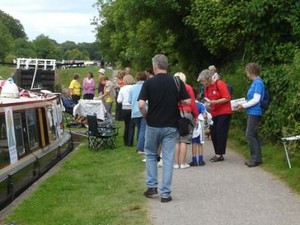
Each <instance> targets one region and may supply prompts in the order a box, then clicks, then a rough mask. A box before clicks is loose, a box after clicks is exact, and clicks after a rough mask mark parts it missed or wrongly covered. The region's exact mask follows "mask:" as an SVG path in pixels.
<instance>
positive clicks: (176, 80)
mask: <svg viewBox="0 0 300 225" xmlns="http://www.w3.org/2000/svg"><path fill="white" fill-rule="evenodd" d="M178 79H179V77H177V76H174V81H175V84H176V87H177V90H178V97H179V92H180V81H179V80H178Z"/></svg>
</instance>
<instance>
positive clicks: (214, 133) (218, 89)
mask: <svg viewBox="0 0 300 225" xmlns="http://www.w3.org/2000/svg"><path fill="white" fill-rule="evenodd" d="M199 80H200V82H201V83H202V84H204V85H205V89H204V96H205V100H206V102H205V105H206V106H208V107H209V108H210V113H211V115H212V120H213V125H212V127H211V128H212V129H211V140H212V142H213V146H214V150H215V156H214V157H212V158H211V159H210V161H211V162H220V161H223V160H224V156H223V155H225V153H226V145H227V138H228V131H229V124H230V120H231V113H232V111H231V105H230V100H231V96H230V93H229V91H228V88H227V84H226V83H225V82H224V81H222V80H216V81H213V79H212V73H211V72H210V71H209V70H207V69H206V70H203V71H201V73H200V74H199Z"/></svg>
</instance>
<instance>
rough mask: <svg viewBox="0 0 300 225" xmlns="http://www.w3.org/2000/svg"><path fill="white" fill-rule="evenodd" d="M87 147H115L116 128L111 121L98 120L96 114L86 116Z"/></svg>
mask: <svg viewBox="0 0 300 225" xmlns="http://www.w3.org/2000/svg"><path fill="white" fill-rule="evenodd" d="M87 123H88V147H89V148H90V149H105V148H111V149H113V148H114V147H115V140H116V136H117V135H118V128H117V127H116V126H115V124H114V123H113V122H111V121H103V122H98V121H97V117H96V116H91V115H88V116H87Z"/></svg>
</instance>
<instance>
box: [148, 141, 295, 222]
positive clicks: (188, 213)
mask: <svg viewBox="0 0 300 225" xmlns="http://www.w3.org/2000/svg"><path fill="white" fill-rule="evenodd" d="M227 150H229V151H227V154H226V155H225V161H223V162H216V163H211V162H210V161H209V158H211V157H212V156H213V155H214V151H213V147H212V143H211V141H207V142H206V143H205V144H204V156H205V161H206V165H205V166H203V167H190V168H187V169H177V170H174V175H173V191H172V198H173V201H171V202H169V203H161V202H160V197H159V196H157V197H155V198H153V199H149V208H150V209H149V214H150V215H149V216H150V218H151V221H152V223H153V224H154V225H169V224H170V225H171V224H172V225H177V224H178V225H182V224H188V225H194V224H195V225H199V224H206V225H218V224H226V225H241V224H243V225H248V224H257V225H270V224H272V225H277V224H278V225H282V224H288V225H298V224H299V223H300V222H299V221H300V196H299V195H297V194H295V193H293V191H291V190H290V189H289V188H288V187H287V186H286V185H285V184H283V183H282V182H281V181H280V180H279V179H277V178H276V177H274V176H273V175H271V174H270V173H267V172H265V171H264V170H263V169H262V168H260V167H255V168H248V167H246V166H245V165H244V161H245V159H244V158H243V157H241V156H240V155H239V154H238V153H235V152H233V151H230V149H227ZM188 152H189V153H188V156H187V159H190V158H191V156H190V152H191V150H190V149H189V150H188ZM282 154H283V153H282ZM161 171H162V169H161V168H159V177H160V179H159V184H160V182H161Z"/></svg>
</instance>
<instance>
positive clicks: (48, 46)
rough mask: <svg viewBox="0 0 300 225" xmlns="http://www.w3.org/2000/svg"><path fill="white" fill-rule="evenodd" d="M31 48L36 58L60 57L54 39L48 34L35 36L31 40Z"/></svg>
mask: <svg viewBox="0 0 300 225" xmlns="http://www.w3.org/2000/svg"><path fill="white" fill-rule="evenodd" d="M32 44H33V48H34V51H35V54H36V56H35V57H37V58H42V59H60V58H61V55H62V54H61V51H60V48H59V45H58V44H57V42H56V41H55V40H52V39H50V38H49V37H48V36H45V35H43V34H41V35H39V36H38V37H36V39H35V40H33V41H32Z"/></svg>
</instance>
